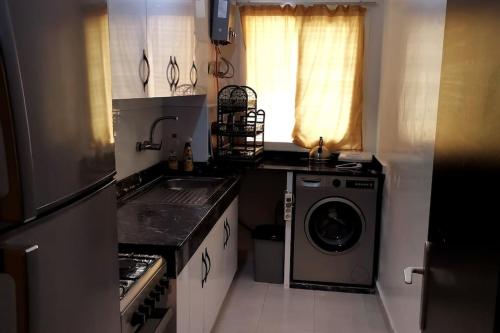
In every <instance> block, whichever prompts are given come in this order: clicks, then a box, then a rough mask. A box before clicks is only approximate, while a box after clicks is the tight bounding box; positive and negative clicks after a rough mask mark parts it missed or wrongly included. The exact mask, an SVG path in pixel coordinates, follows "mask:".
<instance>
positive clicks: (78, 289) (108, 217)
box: [0, 184, 120, 333]
mask: <svg viewBox="0 0 500 333" xmlns="http://www.w3.org/2000/svg"><path fill="white" fill-rule="evenodd" d="M117 243H118V240H117V231H116V198H115V189H114V185H113V184H110V185H108V186H106V187H104V188H102V189H101V190H99V191H98V192H96V193H94V194H92V195H90V196H88V197H86V198H85V199H83V200H81V201H78V202H76V203H74V204H72V205H70V206H68V207H66V208H64V209H62V210H60V211H58V212H56V213H53V214H51V215H48V216H46V217H45V218H43V219H42V220H40V221H38V222H37V223H31V224H28V225H25V226H22V227H21V228H20V229H19V228H18V229H16V231H15V232H13V233H12V234H11V235H3V236H2V238H0V248H2V251H0V252H1V254H2V257H1V258H0V271H2V270H4V272H7V275H9V276H10V277H11V278H13V279H11V281H13V282H15V283H16V284H17V286H18V288H19V286H23V287H22V288H23V289H24V291H23V290H19V289H15V292H13V291H12V289H10V290H11V291H10V292H9V287H8V284H6V283H5V276H6V275H5V274H2V272H0V280H2V279H3V280H4V283H2V282H1V281H0V288H2V290H0V294H2V295H6V294H7V295H10V296H9V298H10V299H11V300H12V298H13V297H16V300H15V301H16V302H17V303H18V304H21V305H24V306H23V308H24V309H25V310H24V313H29V321H28V326H29V328H30V330H29V332H35V331H36V332H40V333H66V332H74V333H79V332H80V333H84V332H110V333H118V332H120V302H119V297H118V289H119V284H118V260H117V256H118V253H117V251H118V249H117ZM22 249H25V250H24V251H22V252H21V251H20V250H22ZM13 255H14V256H15V257H13ZM12 258H14V259H12ZM9 263H10V264H9ZM16 265H17V269H15V270H14V269H13V267H14V268H15V267H16ZM2 266H3V267H2ZM9 267H10V268H9ZM11 274H12V275H11ZM13 295H16V296H13ZM2 302H3V301H2ZM2 302H0V303H2ZM18 309H19V308H18ZM7 314H8V312H7ZM4 315H5V313H4V312H3V311H1V312H0V323H4V322H5V321H4V319H3V318H2V316H4ZM11 315H12V314H11ZM6 322H12V319H11V320H7V321H6ZM0 326H1V325H0ZM0 330H1V329H0ZM25 332H27V331H25Z"/></svg>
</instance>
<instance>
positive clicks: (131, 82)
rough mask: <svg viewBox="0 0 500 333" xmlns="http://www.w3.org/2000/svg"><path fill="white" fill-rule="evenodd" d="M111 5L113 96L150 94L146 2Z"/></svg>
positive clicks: (134, 0) (121, 1)
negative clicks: (146, 85)
mask: <svg viewBox="0 0 500 333" xmlns="http://www.w3.org/2000/svg"><path fill="white" fill-rule="evenodd" d="M108 6H109V11H108V12H109V35H110V38H109V45H110V50H111V82H112V94H113V98H114V99H123V98H143V97H147V96H148V94H147V87H146V88H145V86H144V84H143V83H144V82H145V80H146V78H147V71H148V69H147V64H146V61H145V59H144V55H145V54H146V55H147V42H146V9H147V8H146V1H144V0H110V1H109V2H108Z"/></svg>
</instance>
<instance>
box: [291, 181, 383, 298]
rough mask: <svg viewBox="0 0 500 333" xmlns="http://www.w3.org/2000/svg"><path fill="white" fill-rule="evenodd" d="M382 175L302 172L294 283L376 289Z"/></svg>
mask: <svg viewBox="0 0 500 333" xmlns="http://www.w3.org/2000/svg"><path fill="white" fill-rule="evenodd" d="M379 186H380V184H379V178H378V177H364V176H363V177H359V176H351V175H312V174H297V175H296V177H295V218H294V226H293V237H292V239H293V243H292V244H293V245H292V246H293V249H292V283H294V282H295V283H313V284H326V285H339V286H352V287H367V288H370V287H373V285H374V271H375V270H374V264H375V251H376V244H377V241H376V239H377V207H378V199H379Z"/></svg>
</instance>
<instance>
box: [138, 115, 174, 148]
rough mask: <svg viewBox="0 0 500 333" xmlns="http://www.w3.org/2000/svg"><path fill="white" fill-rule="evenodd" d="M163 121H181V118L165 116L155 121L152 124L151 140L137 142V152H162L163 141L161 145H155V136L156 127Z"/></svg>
mask: <svg viewBox="0 0 500 333" xmlns="http://www.w3.org/2000/svg"><path fill="white" fill-rule="evenodd" d="M162 120H179V117H177V116H164V117H160V118H158V119H156V120H155V121H153V123H152V124H151V129H150V130H149V140H146V141H143V142H137V143H136V144H135V150H137V151H143V150H160V149H161V145H162V142H163V140H162V141H160V143H153V136H154V134H155V127H156V125H157V124H158V123H159V122H160V121H162Z"/></svg>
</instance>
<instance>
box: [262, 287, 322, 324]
mask: <svg viewBox="0 0 500 333" xmlns="http://www.w3.org/2000/svg"><path fill="white" fill-rule="evenodd" d="M313 318H314V293H313V292H311V291H309V290H300V289H284V288H283V285H277V284H272V285H269V289H268V292H267V295H266V301H265V303H264V308H263V311H262V316H261V318H260V322H259V327H258V332H308V331H311V332H312V331H313V330H314V322H313Z"/></svg>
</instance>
